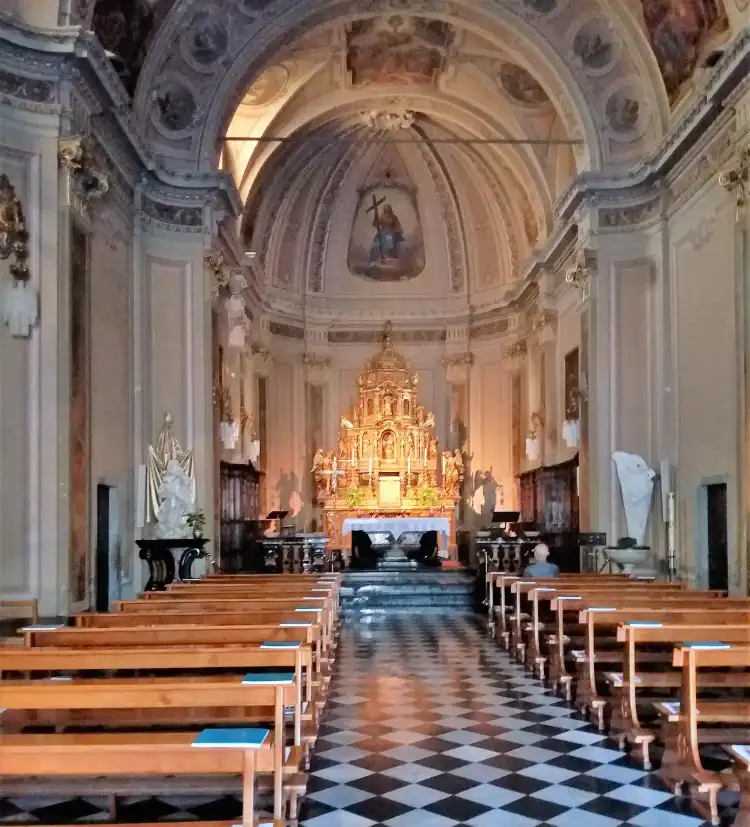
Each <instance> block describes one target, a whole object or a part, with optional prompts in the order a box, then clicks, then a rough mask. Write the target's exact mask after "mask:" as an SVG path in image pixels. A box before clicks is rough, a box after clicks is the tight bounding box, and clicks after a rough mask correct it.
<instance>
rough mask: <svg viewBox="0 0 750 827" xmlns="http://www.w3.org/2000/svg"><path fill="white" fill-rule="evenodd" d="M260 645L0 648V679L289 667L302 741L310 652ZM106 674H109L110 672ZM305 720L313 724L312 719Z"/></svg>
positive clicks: (311, 740)
mask: <svg viewBox="0 0 750 827" xmlns="http://www.w3.org/2000/svg"><path fill="white" fill-rule="evenodd" d="M277 645H278V644H274V643H261V644H254V643H251V644H247V645H244V646H242V645H241V646H232V647H229V646H227V647H202V646H184V647H170V648H166V649H165V648H159V647H151V648H149V647H141V648H138V649H127V648H123V649H115V648H109V649H56V648H52V647H50V648H38V649H3V648H0V679H3V678H4V679H7V678H8V673H23V674H24V675H25V678H26V680H31V679H32V678H38V677H39V674H40V673H42V674H44V675H45V676H47V677H49V676H50V675H52V674H54V675H60V674H61V673H62V674H64V675H70V676H72V675H81V674H83V673H86V672H109V673H117V672H123V671H127V672H140V671H146V672H159V671H166V670H170V671H172V670H177V671H180V672H183V673H184V672H193V671H199V670H206V669H210V670H217V669H244V670H247V669H253V668H256V669H257V668H277V669H284V670H287V669H291V670H293V672H294V676H295V686H296V687H297V697H296V699H295V702H294V706H293V713H294V714H293V723H294V744H295V746H301V745H302V743H303V732H302V721H303V700H302V686H303V683H304V675H305V673H307V674H309V673H310V671H311V669H312V651H311V649H310V647H309V646H306V645H303V644H301V643H296V644H295V643H291V644H289V643H284V644H282V645H283V646H285V647H288V646H290V645H291V646H296V647H297V648H283V649H279V648H274V647H275V646H277ZM109 677H113V675H112V674H110V675H109ZM308 720H309V721H311V722H312V724H313V725H315V723H316V722H315V719H314V717H309V718H308ZM306 743H307V744H309V745H310V746H312V743H314V737H311V735H310V734H309V733H307V734H306Z"/></svg>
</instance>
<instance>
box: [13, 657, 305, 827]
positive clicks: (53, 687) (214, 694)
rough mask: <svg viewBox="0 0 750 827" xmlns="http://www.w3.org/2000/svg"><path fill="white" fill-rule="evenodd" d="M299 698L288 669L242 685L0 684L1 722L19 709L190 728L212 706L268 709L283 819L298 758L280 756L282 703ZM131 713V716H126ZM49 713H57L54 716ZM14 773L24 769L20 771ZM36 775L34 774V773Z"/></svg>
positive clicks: (181, 681)
mask: <svg viewBox="0 0 750 827" xmlns="http://www.w3.org/2000/svg"><path fill="white" fill-rule="evenodd" d="M268 680H269V681H270V680H271V678H269V679H268ZM297 701H298V687H297V686H295V682H294V679H293V676H292V675H291V673H290V678H289V679H288V680H282V681H278V680H275V681H274V682H273V683H270V682H269V683H268V684H250V685H248V684H245V683H244V682H243V680H242V679H241V678H240V677H238V676H229V677H211V678H204V677H195V676H192V677H189V678H137V679H125V678H112V679H98V678H97V679H89V680H82V679H72V680H70V681H54V680H52V681H49V680H41V681H1V682H0V709H4V710H5V712H4V713H3V725H4V726H5V725H6V719H7V718H8V717H10V718H11V720H13V719H14V716H13V712H14V711H18V712H19V713H23V716H28V718H29V719H30V720H31V721H33V722H38V721H40V720H41V722H42V723H45V722H47V721H48V720H50V718H49V717H48V716H51V720H52V721H53V722H55V721H57V722H58V723H57V725H58V726H60V725H61V726H68V725H70V724H71V723H72V722H71V716H69V715H68V714H66V713H69V712H71V711H79V712H80V715H79V716H78V717H76V718H75V722H76V723H79V722H80V723H82V724H83V725H85V726H92V725H95V724H104V725H106V726H109V727H111V726H112V725H116V724H117V723H120V722H121V723H122V725H125V726H128V725H138V726H142V725H143V724H154V723H165V722H166V723H168V724H172V725H174V724H175V723H180V722H183V721H184V720H185V718H187V724H188V726H194V725H195V724H196V723H198V722H202V721H203V717H207V718H209V719H210V718H211V717H213V716H214V714H215V710H216V709H219V708H222V709H225V710H232V709H243V708H251V709H253V710H255V709H264V710H268V712H269V713H270V715H271V716H272V717H273V723H274V729H273V738H272V739H271V741H272V744H273V774H274V818H277V819H280V818H281V817H282V811H283V787H282V784H283V774H284V768H285V765H286V766H287V768H291V769H292V770H293V771H294V772H296V770H297V767H298V766H299V763H300V761H301V758H302V755H301V751H300V750H299V749H298V748H295V749H294V750H293V751H292V753H290V758H289V760H288V761H287V762H285V758H284V748H285V735H284V733H285V718H284V707H285V706H294V705H295V704H296V703H297ZM84 711H86V714H85V715H84V714H83V712H84ZM131 711H132V712H133V713H135V714H134V715H128V712H131ZM53 712H54V713H56V714H52V713H53ZM8 713H11V714H10V715H9V714H8ZM32 713H38V714H35V715H32ZM44 713H47V714H46V715H45V714H44ZM7 737H10V736H7ZM19 737H20V738H23V737H25V736H19ZM26 737H34V736H26ZM110 743H111V742H110ZM0 756H2V740H0ZM16 774H21V775H24V774H27V773H24V772H20V771H19V772H17V773H16ZM35 774H38V771H37V773H35ZM57 774H63V773H57ZM98 774H99V775H101V774H104V773H103V772H100V773H98ZM165 774H169V773H165Z"/></svg>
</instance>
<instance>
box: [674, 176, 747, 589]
mask: <svg viewBox="0 0 750 827" xmlns="http://www.w3.org/2000/svg"><path fill="white" fill-rule="evenodd" d="M744 220H745V222H747V217H745V219H744ZM740 226H741V225H740V223H738V221H737V218H736V210H735V204H734V199H733V198H731V197H729V196H728V194H727V193H726V192H725V191H724V189H723V188H722V187H720V186H719V184H718V182H717V181H716V180H715V179H713V180H712V181H711V182H710V183H709V184H708V185H707V186H705V187H704V188H703V189H702V190H701V191H700V192H699V193H697V194H696V195H695V197H694V198H693V199H691V201H690V202H689V203H688V204H687V205H686V206H685V207H684V209H682V210H681V211H680V212H679V213H678V214H677V215H675V216H674V218H673V220H672V221H671V223H670V235H669V257H670V260H669V269H670V277H671V279H670V283H671V289H672V295H673V302H674V317H675V327H676V329H675V344H676V356H675V361H676V393H677V400H678V404H677V423H676V424H677V436H678V440H677V446H678V448H677V497H678V527H679V550H680V557H681V561H682V564H683V566H684V567H685V569H686V571H687V573H688V574H689V576H690V577H691V578H694V579H696V581H697V582H704V579H705V577H706V559H705V557H706V554H707V547H706V536H705V530H706V526H705V502H703V501H702V499H701V486H703V485H705V484H707V483H711V482H726V484H727V489H728V491H727V493H728V523H729V560H730V566H729V575H730V583H731V585H732V587H733V589H734V590H736V591H741V590H742V589H743V588H744V586H745V583H746V565H747V560H746V556H745V549H739V548H738V539H739V525H740V522H741V520H742V519H744V503H743V502H741V501H740V484H741V473H742V466H741V463H742V456H741V453H740V450H738V448H739V445H740V444H741V442H740V426H741V425H742V424H743V423H742V422H741V421H740V419H739V416H740V411H741V405H742V404H743V397H744V383H745V381H746V377H745V376H744V375H743V373H742V372H741V371H742V362H741V360H740V359H738V355H739V353H738V351H739V350H740V349H741V348H742V342H743V341H744V333H743V328H742V326H741V325H742V324H743V320H742V309H741V305H742V300H743V298H742V297H743V295H745V291H747V289H748V288H747V273H745V275H744V277H743V274H742V270H741V267H742V264H741V262H740V261H739V259H738V241H739V234H740ZM745 266H746V265H745Z"/></svg>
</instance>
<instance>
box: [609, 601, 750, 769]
mask: <svg viewBox="0 0 750 827" xmlns="http://www.w3.org/2000/svg"><path fill="white" fill-rule="evenodd" d="M717 620H719V621H720V620H721V618H720V617H719V618H717ZM617 640H618V641H619V642H620V643H622V644H623V645H624V668H623V672H622V673H621V674H620V675H618V676H617V677H619V681H618V682H617V684H616V685H615V686H613V695H614V696H615V697H614V698H613V701H612V720H611V722H610V733H611V734H614V735H616V736H617V739H618V742H619V744H620V747H621V748H622V747H624V745H625V744H626V743H629V744H630V745H631V746H632V753H631V754H634V755H637V756H639V757H640V758H641V761H642V763H643V767H644V769H647V770H650V769H651V760H650V755H649V752H650V745H651V744H652V743H653V741H654V740H656V738H657V736H658V732H657V731H656V730H655V729H654V728H649V727H646V726H644V724H643V722H642V720H641V717H642V710H643V708H644V707H645V708H648V707H651V706H653V703H654V701H653V699H650V700H649V699H645V698H644V699H643V700H642V701H641V702H640V703H639V699H640V698H641V695H642V693H643V692H644V690H659V691H661V693H662V694H666V695H668V696H670V697H667V698H665V699H664V700H666V701H668V702H669V701H671V700H676V699H677V697H676V696H677V692H678V690H679V688H680V685H681V681H682V675H681V674H680V672H679V671H676V670H673V669H671V665H672V659H673V650H674V646H675V644H679V643H682V642H684V641H688V640H689V641H693V642H711V641H715V640H722V641H724V642H726V643H731V644H740V645H742V644H743V643H747V642H748V641H750V626H745V625H731V624H729V623H717V624H715V625H712V626H705V625H675V624H671V623H668V622H667V623H661V622H659V621H629V622H626V623H624V624H621V625H620V626H619V627H618V629H617ZM643 647H649V649H650V650H651V654H653V655H660V657H658V660H657V658H656V657H652V658H650V663H648V662H646V666H647V667H648V666H652V665H653V664H654V663H658V664H659V665H660V666H662V667H665V666H666V667H667V668H666V669H665V668H661V669H660V670H659V671H658V672H654V671H647V670H646V669H644V668H643V666H644V658H643V653H642V651H641V650H642V648H643ZM655 648H656V649H658V650H659V651H657V652H653V650H654V649H655ZM662 652H663V653H664V655H666V656H667V658H666V659H665V658H664V657H663V656H661V655H662ZM738 677H739V678H740V680H735V679H736V678H738ZM742 678H743V676H736V675H733V674H725V673H723V674H719V675H716V674H715V673H711V672H705V673H702V674H701V673H699V674H698V676H697V680H698V687H699V688H708V687H710V688H722V687H724V688H727V687H731V686H734V685H735V684H736V685H737V686H740V687H741V686H743V685H744V680H742ZM671 696H674V697H671Z"/></svg>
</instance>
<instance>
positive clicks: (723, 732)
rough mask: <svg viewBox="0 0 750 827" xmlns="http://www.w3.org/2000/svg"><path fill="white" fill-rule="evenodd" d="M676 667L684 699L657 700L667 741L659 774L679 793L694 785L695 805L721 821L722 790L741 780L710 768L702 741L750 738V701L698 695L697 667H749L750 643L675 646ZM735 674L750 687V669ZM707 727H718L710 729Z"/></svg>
mask: <svg viewBox="0 0 750 827" xmlns="http://www.w3.org/2000/svg"><path fill="white" fill-rule="evenodd" d="M673 665H674V666H675V667H677V668H680V669H681V670H682V682H681V686H680V701H679V703H678V704H656V709H657V711H658V712H659V713H660V714H661V715H662V722H663V739H664V755H663V756H662V764H661V768H660V769H659V777H660V778H661V779H662V781H663V782H664V783H665V784H666V785H667V787H669V788H670V789H673V790H674V791H675V793H679V792H680V790H681V789H682V787H683V786H691V787H692V795H693V805H694V807H695V809H696V810H697V811H698V812H699V813H700V814H701V815H702V816H703V817H704V818H706V819H709V820H710V821H711V823H712V824H719V813H718V802H717V799H718V794H719V792H720V791H721V790H722V789H734V790H737V789H739V784H738V778H737V776H736V775H734V774H733V773H731V772H722V773H719V772H709V771H707V770H705V769H704V768H703V764H702V761H701V756H700V744H701V743H702V742H703V743H712V744H718V745H721V746H725V747H731V746H733V745H734V744H736V743H737V742H738V741H739V742H740V743H741V742H743V741H745V740H747V739H748V738H749V737H750V732H748V726H749V725H750V701H748V700H747V699H745V700H739V699H737V698H732V699H727V698H722V699H719V700H714V699H706V698H701V699H699V698H698V689H699V681H698V671H699V670H700V669H713V670H725V671H731V670H740V669H741V670H748V669H750V647H748V646H733V645H729V644H723V643H719V644H711V643H693V644H688V645H682V646H680V647H678V648H676V649H675V650H674V660H673ZM735 674H737V675H741V676H742V677H744V679H745V683H744V687H745V689H746V690H750V673H748V671H742V672H735ZM708 725H714V726H718V728H714V729H708ZM704 728H705V729H704ZM699 735H700V736H702V737H699ZM745 803H747V802H745ZM745 811H747V808H746V807H745Z"/></svg>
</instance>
